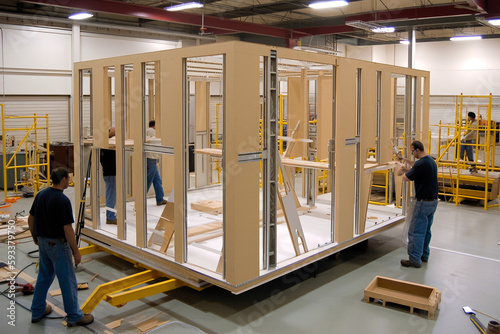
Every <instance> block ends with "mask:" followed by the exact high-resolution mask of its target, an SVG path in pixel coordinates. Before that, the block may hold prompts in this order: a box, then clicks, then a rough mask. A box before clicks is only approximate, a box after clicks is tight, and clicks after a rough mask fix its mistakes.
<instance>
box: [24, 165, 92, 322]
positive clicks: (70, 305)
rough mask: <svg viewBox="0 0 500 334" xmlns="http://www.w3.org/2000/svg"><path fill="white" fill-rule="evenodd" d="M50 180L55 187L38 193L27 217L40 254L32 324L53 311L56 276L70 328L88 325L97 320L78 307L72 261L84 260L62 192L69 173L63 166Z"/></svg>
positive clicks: (66, 201) (66, 198) (69, 208)
mask: <svg viewBox="0 0 500 334" xmlns="http://www.w3.org/2000/svg"><path fill="white" fill-rule="evenodd" d="M50 178H51V180H52V186H51V187H50V188H46V189H44V190H42V191H40V192H39V193H38V194H37V196H36V197H35V200H34V201H33V205H32V206H31V210H30V214H29V216H28V225H29V228H30V232H31V236H32V237H33V241H34V242H35V244H36V245H38V248H39V252H40V259H39V271H38V277H37V281H36V285H35V294H34V296H33V303H32V305H31V312H32V316H31V322H32V323H36V322H39V321H40V320H42V318H43V317H45V316H46V315H48V314H49V313H50V312H52V307H51V306H50V305H48V304H47V301H46V298H47V292H48V290H49V288H50V285H51V284H52V282H53V281H54V276H57V280H58V281H59V286H60V288H61V292H62V297H63V303H64V311H65V312H66V313H67V323H68V326H69V327H72V326H77V325H78V326H85V325H88V324H90V323H92V322H93V321H94V317H93V316H92V314H85V315H84V314H83V312H82V311H81V309H80V306H79V305H78V295H77V282H76V276H75V271H74V269H73V261H72V258H74V259H75V265H78V264H79V263H80V262H81V258H82V257H81V255H80V251H79V250H78V246H77V244H76V239H75V232H74V230H73V226H72V224H73V222H74V219H73V210H72V208H71V202H70V200H69V198H68V197H67V196H66V195H64V193H63V191H64V189H66V188H68V184H69V176H68V170H67V169H66V168H64V167H61V168H56V169H54V170H53V171H52V174H51V177H50Z"/></svg>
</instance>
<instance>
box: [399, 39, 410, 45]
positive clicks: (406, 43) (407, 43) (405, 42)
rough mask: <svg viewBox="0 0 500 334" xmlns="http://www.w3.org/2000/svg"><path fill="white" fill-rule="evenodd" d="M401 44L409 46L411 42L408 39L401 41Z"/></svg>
mask: <svg viewBox="0 0 500 334" xmlns="http://www.w3.org/2000/svg"><path fill="white" fill-rule="evenodd" d="M399 43H401V44H404V45H409V44H410V41H409V40H407V39H403V40H400V41H399Z"/></svg>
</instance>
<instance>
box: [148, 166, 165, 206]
mask: <svg viewBox="0 0 500 334" xmlns="http://www.w3.org/2000/svg"><path fill="white" fill-rule="evenodd" d="M146 160H147V167H148V170H147V171H148V178H147V186H148V187H147V188H146V192H148V191H149V188H150V187H151V183H152V184H153V188H154V189H155V195H156V203H157V204H159V203H161V202H163V196H164V195H165V194H164V193H163V187H162V185H161V176H160V172H159V171H158V167H157V166H156V159H146Z"/></svg>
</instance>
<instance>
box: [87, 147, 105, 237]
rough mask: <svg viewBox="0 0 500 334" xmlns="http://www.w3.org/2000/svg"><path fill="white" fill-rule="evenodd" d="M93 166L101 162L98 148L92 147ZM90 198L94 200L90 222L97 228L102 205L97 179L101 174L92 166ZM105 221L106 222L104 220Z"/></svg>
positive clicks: (91, 225)
mask: <svg viewBox="0 0 500 334" xmlns="http://www.w3.org/2000/svg"><path fill="white" fill-rule="evenodd" d="M90 163H91V164H92V166H97V164H99V156H98V154H97V153H96V149H94V148H92V158H91V162H90ZM90 178H91V179H90V200H91V201H92V209H91V210H92V222H91V223H90V224H89V225H90V227H92V228H97V221H98V217H99V215H100V207H101V203H100V202H99V192H98V189H97V180H98V179H99V175H98V174H97V169H96V168H92V171H91V173H90ZM104 223H105V222H104Z"/></svg>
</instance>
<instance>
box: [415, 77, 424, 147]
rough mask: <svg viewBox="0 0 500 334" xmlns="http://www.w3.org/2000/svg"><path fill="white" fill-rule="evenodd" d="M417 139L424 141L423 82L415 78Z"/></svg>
mask: <svg viewBox="0 0 500 334" xmlns="http://www.w3.org/2000/svg"><path fill="white" fill-rule="evenodd" d="M415 113H416V115H415V116H416V117H415V138H416V139H418V140H420V141H421V140H422V135H423V133H422V80H421V78H420V77H416V78H415Z"/></svg>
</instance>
